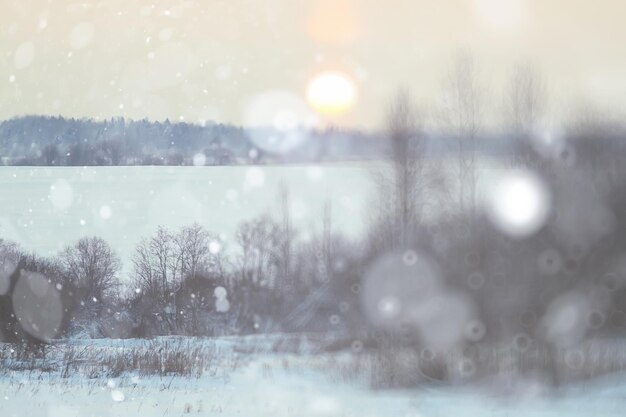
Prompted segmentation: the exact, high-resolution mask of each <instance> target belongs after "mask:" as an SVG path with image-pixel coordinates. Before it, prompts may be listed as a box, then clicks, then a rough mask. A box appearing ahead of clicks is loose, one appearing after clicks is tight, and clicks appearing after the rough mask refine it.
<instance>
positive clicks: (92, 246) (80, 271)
mask: <svg viewBox="0 0 626 417" xmlns="http://www.w3.org/2000/svg"><path fill="white" fill-rule="evenodd" d="M60 261H61V264H62V265H63V269H64V271H65V274H66V275H67V276H68V278H69V280H70V282H72V283H73V284H74V286H75V287H77V288H79V289H82V291H83V294H82V295H83V296H84V297H87V298H89V299H94V300H98V301H102V300H104V299H105V297H107V296H110V295H112V294H111V292H112V291H113V290H114V289H115V288H116V286H117V284H118V273H119V271H120V268H121V261H120V259H119V257H118V256H117V255H116V254H115V252H113V250H112V249H111V247H110V246H109V244H108V243H107V242H106V241H104V240H103V239H101V238H99V237H88V238H82V239H80V240H79V241H78V242H77V243H76V244H75V245H72V246H68V247H67V248H65V250H64V251H63V252H62V253H61V255H60Z"/></svg>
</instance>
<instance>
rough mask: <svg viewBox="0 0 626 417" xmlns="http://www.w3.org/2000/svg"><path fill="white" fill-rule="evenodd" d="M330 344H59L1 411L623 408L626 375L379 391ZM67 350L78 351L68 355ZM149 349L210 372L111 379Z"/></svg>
mask: <svg viewBox="0 0 626 417" xmlns="http://www.w3.org/2000/svg"><path fill="white" fill-rule="evenodd" d="M295 340H299V342H298V343H297V346H298V347H297V348H295V349H294V348H293V346H294V345H293V342H294V341H295ZM326 342H328V341H327V340H325V339H324V338H321V339H320V338H314V337H304V338H303V337H299V336H298V337H293V336H292V337H285V336H280V335H274V336H272V335H265V336H250V337H232V338H220V339H185V338H175V337H171V338H160V339H157V340H142V341H140V340H124V341H122V340H96V341H93V340H77V341H71V342H60V344H58V345H56V346H55V347H52V348H49V351H48V352H47V354H46V359H45V363H47V364H48V365H47V369H36V370H9V369H7V368H4V369H3V370H2V372H1V373H0V375H1V376H0V395H1V396H0V401H1V402H0V410H2V416H10V417H12V416H20V417H21V416H51V417H72V416H80V417H86V416H115V417H123V416H139V415H141V416H183V415H188V414H191V415H208V416H213V415H215V416H246V417H265V416H267V417H280V416H285V417H286V416H293V417H309V416H310V417H344V416H345V417H348V416H352V417H387V416H399V417H443V416H445V417H448V416H450V417H457V416H458V417H460V416H468V417H474V416H480V417H483V416H502V417H505V416H506V417H511V416H520V417H527V416H581V417H582V416H591V415H596V416H623V415H624V409H625V408H626V383H624V380H625V378H624V377H623V376H620V375H612V376H605V377H601V378H599V379H593V380H588V381H586V382H579V383H576V384H573V385H568V386H567V387H565V388H561V389H559V390H552V391H550V390H548V391H546V390H543V389H542V387H541V386H540V385H538V384H537V383H536V382H530V381H527V382H521V383H520V384H519V389H518V391H517V393H516V394H515V395H510V394H508V395H506V396H505V395H501V394H495V392H494V391H493V390H492V389H485V388H482V389H481V388H479V386H476V385H472V387H467V386H462V385H461V386H459V387H456V388H450V387H437V386H429V387H421V388H417V389H412V390H389V391H386V390H372V389H370V388H369V387H368V384H367V382H366V381H365V379H364V378H361V377H360V376H363V375H366V374H367V371H368V369H360V370H359V371H360V372H357V373H353V374H350V375H348V374H346V371H347V370H348V369H353V368H351V367H350V363H352V360H353V359H354V358H353V357H352V354H351V353H349V352H345V351H343V352H335V353H328V352H326V353H323V352H320V351H318V350H317V348H318V347H320V345H323V344H324V343H326ZM1 347H2V349H4V350H3V355H7V354H9V352H11V349H12V348H11V347H10V346H9V345H3V346H1ZM165 350H168V351H167V352H165ZM68 351H71V352H74V353H73V354H71V355H70V356H68ZM133 352H134V353H133ZM142 352H151V353H153V354H154V355H156V356H159V357H162V358H164V357H166V356H167V355H168V354H171V353H175V352H184V354H186V355H189V354H190V355H197V358H198V361H200V362H199V363H200V364H198V363H196V364H192V365H193V366H192V367H193V368H194V369H198V368H202V369H203V371H202V372H201V374H200V373H196V372H192V374H191V375H187V376H181V375H174V374H172V373H169V372H167V370H166V369H156V370H155V369H145V368H144V369H141V363H142V362H141V360H139V362H138V363H139V365H138V368H137V369H134V370H126V371H123V372H119V374H117V373H116V374H115V375H111V371H110V370H111V368H110V366H111V363H109V358H114V357H117V356H119V355H124V356H128V357H130V356H132V355H133V354H134V355H136V356H141V355H142ZM5 357H6V356H5ZM94 359H95V360H96V362H98V361H99V362H100V363H93V361H94ZM182 359H183V360H188V357H184V358H182ZM15 362H16V363H13V365H12V367H13V368H15V369H18V368H19V365H18V364H17V361H15ZM89 362H91V363H89ZM68 363H73V364H75V367H74V368H71V367H67V364H68ZM164 363H165V362H164ZM143 364H144V365H145V362H143ZM102 369H109V371H108V372H101V370H102ZM89 370H91V371H89Z"/></svg>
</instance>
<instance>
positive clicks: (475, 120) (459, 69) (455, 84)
mask: <svg viewBox="0 0 626 417" xmlns="http://www.w3.org/2000/svg"><path fill="white" fill-rule="evenodd" d="M444 99H445V103H444V107H445V109H444V112H443V113H442V121H443V122H444V124H445V125H446V126H447V128H448V130H449V131H450V133H451V134H452V135H453V137H454V138H455V139H456V141H457V146H458V179H459V181H458V182H459V184H458V185H459V199H458V200H459V209H460V211H461V212H464V211H466V210H467V209H468V208H469V212H470V215H471V218H472V219H475V217H476V186H477V182H478V175H477V165H476V152H477V141H478V135H479V133H480V128H481V123H482V117H483V96H482V87H481V85H480V82H479V75H478V69H477V67H476V62H475V60H474V57H473V56H472V55H471V54H470V53H468V52H465V51H461V52H459V53H458V54H457V55H456V57H455V59H454V63H453V65H452V67H451V69H450V71H449V73H448V74H447V76H446V78H445V80H444ZM468 206H469V207H468Z"/></svg>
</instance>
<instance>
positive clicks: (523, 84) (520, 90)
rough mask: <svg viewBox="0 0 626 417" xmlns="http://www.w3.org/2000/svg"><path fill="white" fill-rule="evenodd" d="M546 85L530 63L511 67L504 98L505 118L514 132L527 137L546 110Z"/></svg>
mask: <svg viewBox="0 0 626 417" xmlns="http://www.w3.org/2000/svg"><path fill="white" fill-rule="evenodd" d="M546 97H547V93H546V86H545V83H544V81H543V79H542V77H541V75H540V74H539V72H538V71H537V70H536V69H535V68H534V67H533V66H532V65H530V64H527V63H526V64H518V65H516V66H515V68H514V69H513V72H512V74H511V79H510V81H509V87H508V91H507V92H506V95H505V98H504V110H505V112H506V114H505V115H504V116H505V120H507V121H508V124H509V126H510V127H511V128H512V129H513V130H514V132H516V133H518V134H521V135H522V136H524V137H528V136H529V135H530V134H531V132H532V130H533V129H534V128H535V127H536V125H537V123H538V122H539V121H540V119H541V117H542V116H543V115H544V112H545V110H546Z"/></svg>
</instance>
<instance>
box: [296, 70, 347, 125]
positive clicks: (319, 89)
mask: <svg viewBox="0 0 626 417" xmlns="http://www.w3.org/2000/svg"><path fill="white" fill-rule="evenodd" d="M306 95H307V101H308V103H309V105H310V106H311V107H312V108H313V109H314V110H315V111H316V112H318V113H321V114H324V115H341V114H344V113H346V112H348V111H349V110H350V109H351V108H352V106H353V105H354V101H355V99H356V88H355V85H354V82H353V81H352V79H351V78H350V77H349V76H348V75H346V74H344V73H341V72H323V73H321V74H318V75H316V76H315V77H313V79H312V80H311V82H310V83H309V85H308V88H307V94H306Z"/></svg>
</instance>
